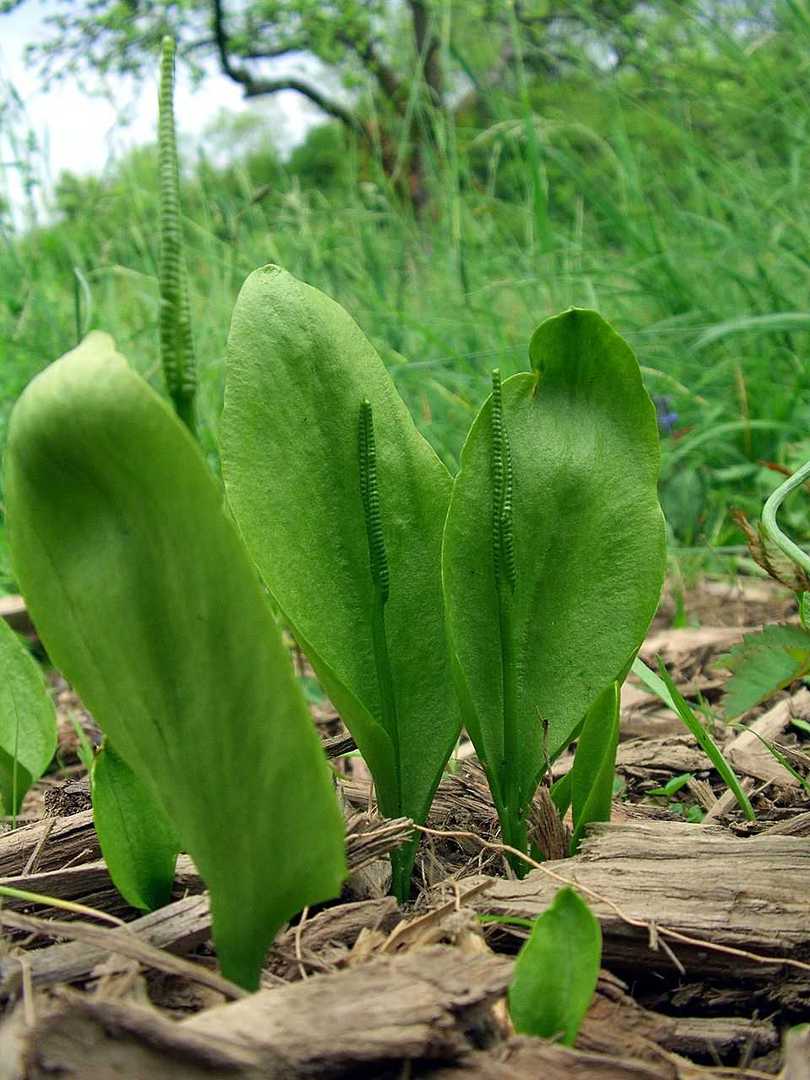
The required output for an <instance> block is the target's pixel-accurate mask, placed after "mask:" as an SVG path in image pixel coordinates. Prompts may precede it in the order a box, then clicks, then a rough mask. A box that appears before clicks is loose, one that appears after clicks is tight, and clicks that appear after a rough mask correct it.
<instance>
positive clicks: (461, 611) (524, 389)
mask: <svg viewBox="0 0 810 1080" xmlns="http://www.w3.org/2000/svg"><path fill="white" fill-rule="evenodd" d="M530 356H531V361H532V365H533V371H532V372H531V373H525V374H519V375H515V376H514V377H513V378H511V379H509V380H507V381H506V382H505V383H504V384H503V388H502V426H503V429H504V431H505V438H506V439H507V440H508V445H509V448H510V457H511V466H512V485H511V486H512V491H511V501H510V509H509V513H510V515H511V529H512V538H511V539H512V546H513V556H514V580H515V587H514V592H513V593H510V595H508V596H507V598H506V602H505V604H504V603H502V593H503V586H502V585H500V586H499V584H498V580H497V578H496V572H495V563H496V558H495V543H494V531H495V530H496V523H495V521H494V518H493V499H494V494H495V489H496V484H495V479H494V473H493V451H494V445H495V442H496V440H495V439H494V438H493V397H490V399H489V400H488V401H487V402H486V404H485V405H484V407H483V409H482V410H481V412H480V413H479V415H478V417H477V418H476V420H475V422H474V423H473V426H472V429H471V431H470V434H469V435H468V437H467V441H466V443H465V446H464V449H463V451H462V456H461V469H460V471H459V474H458V476H457V477H456V481H455V485H454V488H453V495H452V498H451V502H450V510H449V513H448V516H447V524H446V527H445V534H444V549H443V571H444V589H445V598H446V605H447V619H448V628H449V634H450V639H451V644H452V646H453V648H454V651H455V654H456V657H457V670H458V672H460V691H459V692H460V699H461V704H462V712H463V716H464V720H465V723H466V726H467V729H468V731H469V732H470V736H471V737H472V740H473V742H474V743H475V746H476V749H477V751H478V755H479V757H480V758H481V760H482V761H483V762H484V763H485V764H486V767H487V771H488V776H489V782H490V784H491V786H492V789H493V795H494V798H495V801H496V804H497V806H498V808H499V812H500V813H501V820H502V823H503V822H504V818H511V820H512V825H511V828H512V829H513V830H514V839H516V840H517V842H518V846H520V842H521V839H522V838H521V836H520V831H521V829H522V827H523V826H522V820H523V816H524V814H525V810H526V807H527V805H528V803H529V800H530V799H531V797H532V795H533V793H534V790H535V788H536V786H537V782H538V777H539V775H540V773H541V771H542V768H543V763H544V760H545V755H546V753H547V754H548V757H550V758H551V759H553V758H554V757H556V756H557V755H558V754H559V753H560V751H561V750H562V749H563V748H564V747H565V746H566V745H567V744H568V743H569V742H570V741H571V739H572V737H573V736H574V734H575V732H576V730H577V728H578V727H579V725H580V724H581V723H582V721H583V719H584V717H585V716H586V714H587V713H588V710H589V709H590V708H591V706H592V705H593V704H594V702H595V701H596V699H597V697H598V696H599V694H601V693H602V691H603V690H604V689H605V687H607V686H609V685H610V684H611V683H612V682H614V681H615V680H617V679H620V678H621V677H623V673H624V672H625V671H626V669H627V668H628V666H629V664H630V661H631V659H632V657H633V655H634V654H635V652H636V650H637V649H638V646H639V644H640V643H641V641H642V640H643V638H644V634H645V632H646V630H647V627H648V626H649V623H650V620H651V619H652V616H653V613H654V612H655V608H656V604H657V602H658V595H659V591H660V588H661V582H662V580H663V575H664V567H665V540H664V521H663V516H662V514H661V510H660V507H659V505H658V499H657V492H656V482H657V474H658V433H657V427H656V421H655V410H654V408H653V406H652V403H651V402H650V399H649V398H648V396H647V394H646V392H645V390H644V387H643V385H642V382H641V375H640V372H639V367H638V364H637V362H636V360H635V357H634V356H633V354H632V352H631V351H630V349H629V348H628V347H627V345H626V344H625V343H624V342H623V341H622V339H621V338H620V337H619V336H618V335H617V334H616V333H615V332H614V331H613V330H612V329H611V328H610V327H609V326H608V324H607V323H605V322H604V321H603V320H602V319H601V318H600V317H599V315H597V314H596V313H595V312H591V311H581V310H577V309H573V310H571V311H567V312H565V313H564V314H562V315H559V316H556V317H554V318H551V319H548V320H547V321H546V322H544V323H543V324H542V325H541V326H540V327H539V329H538V330H537V331H536V333H535V335H534V337H533V338H532V342H531V346H530ZM505 608H508V611H507V612H506V617H505V618H504V610H505ZM510 702H511V704H509V703H510ZM505 827H510V826H508V825H507V826H505Z"/></svg>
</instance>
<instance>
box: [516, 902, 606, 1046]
mask: <svg viewBox="0 0 810 1080" xmlns="http://www.w3.org/2000/svg"><path fill="white" fill-rule="evenodd" d="M601 958H602V932H601V930H600V927H599V922H598V920H597V919H595V918H594V916H593V915H592V914H591V911H590V908H589V907H588V905H587V904H586V903H585V901H584V900H582V899H581V898H580V896H579V894H578V893H576V892H574V890H573V889H570V888H564V889H560V891H559V892H558V893H557V895H556V896H555V898H554V901H553V903H552V904H551V906H550V907H549V908H547V910H546V911H544V912H543V914H542V915H541V916H540V917H539V918H538V919H537V920H535V924H534V928H533V930H532V932H531V934H530V936H529V939H528V941H527V942H526V944H525V945H524V946H523V948H522V949H521V950H520V953H519V955H518V958H517V960H516V962H515V972H514V975H513V977H512V985H511V986H510V987H509V1012H510V1014H511V1016H512V1023H513V1024H514V1025H515V1029H516V1030H517V1031H518V1032H520V1033H521V1034H523V1035H538V1036H540V1038H543V1039H560V1040H561V1041H562V1042H563V1043H565V1045H566V1046H573V1045H574V1041H575V1040H576V1037H577V1032H578V1031H579V1027H580V1024H581V1023H582V1021H583V1019H584V1017H585V1013H586V1012H587V1011H588V1006H589V1005H590V1003H591V1001H592V999H593V995H594V991H595V990H596V983H597V980H598V978H599V964H600V961H601Z"/></svg>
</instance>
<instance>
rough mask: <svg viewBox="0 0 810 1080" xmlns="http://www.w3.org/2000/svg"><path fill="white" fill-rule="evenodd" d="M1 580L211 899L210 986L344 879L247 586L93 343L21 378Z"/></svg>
mask: <svg viewBox="0 0 810 1080" xmlns="http://www.w3.org/2000/svg"><path fill="white" fill-rule="evenodd" d="M5 490H6V497H7V511H8V524H9V529H10V540H11V550H12V556H13V559H14V566H15V570H16V573H17V576H18V578H19V581H20V583H21V585H22V588H23V592H24V594H25V596H26V599H27V601H28V603H29V606H30V608H31V612H32V615H33V618H34V621H35V622H36V624H37V628H38V630H39V632H40V634H41V635H42V639H43V641H44V643H45V646H46V647H47V649H48V652H49V654H50V656H51V658H52V659H53V661H54V663H55V664H57V665H58V666H59V667H60V668H61V670H62V671H64V673H65V675H66V676H67V677H68V679H69V680H70V681H71V683H72V684H73V685H74V686H75V687H76V689H77V691H78V692H79V694H80V695H81V697H82V699H83V701H84V702H85V704H86V705H87V707H88V708H89V709H90V710H91V712H92V713H93V715H94V716H95V718H96V720H97V721H98V723H99V724H100V725H101V727H102V728H103V730H104V731H105V732H106V733H107V734H108V735H109V737H110V739H111V741H112V743H113V745H114V746H115V749H116V751H117V753H119V754H120V755H121V757H122V758H123V759H124V761H125V762H126V763H127V765H129V767H130V768H131V769H132V770H133V771H134V772H135V773H136V774H137V775H138V777H139V779H140V780H141V781H142V782H143V783H144V784H145V785H146V786H147V787H148V788H149V790H150V792H151V795H152V797H153V798H154V799H155V801H156V802H157V803H158V804H159V805H161V806H162V807H163V810H164V812H165V814H166V816H167V817H168V818H169V820H170V821H171V822H172V825H173V827H174V828H175V829H176V831H177V835H178V838H179V840H180V843H181V844H182V846H183V849H184V850H186V851H187V852H188V853H189V855H191V857H192V858H193V859H194V862H195V863H196V865H197V867H198V868H199V870H200V873H201V875H202V877H203V879H204V881H205V882H206V884H207V886H208V888H209V890H210V892H211V908H212V914H213V931H214V939H215V942H216V945H217V950H218V953H219V957H220V962H221V965H222V970H223V972H224V973H225V974H226V975H227V976H228V977H229V978H231V979H233V980H234V981H236V982H239V983H241V984H242V985H243V986H246V987H255V986H256V985H257V984H258V976H259V969H260V966H261V963H262V960H263V958H264V955H265V952H266V949H267V946H268V945H269V943H270V942H271V941H272V939H273V936H274V935H275V933H276V931H277V930H278V929H279V927H280V926H281V925H282V924H283V923H284V922H285V921H286V920H287V919H288V918H289V917H290V916H291V915H292V914H293V913H294V912H296V911H297V910H299V909H300V908H301V907H303V906H304V905H306V904H310V903H315V902H317V901H319V900H323V899H326V898H327V897H331V896H334V895H335V894H336V893H337V892H338V891H339V888H340V882H341V880H342V877H343V873H344V855H343V828H342V820H341V816H340V813H339V811H338V807H337V804H336V801H335V798H334V794H333V791H332V787H331V783H330V779H329V770H328V766H327V764H326V761H325V760H324V757H323V754H322V753H321V750H320V747H319V745H318V739H317V735H316V733H315V730H314V727H313V725H312V723H311V721H310V718H309V716H308V714H307V710H306V707H305V704H304V701H303V698H302V695H301V692H300V690H299V689H298V687H297V685H296V683H295V680H294V677H293V674H292V670H291V666H290V661H289V657H288V655H287V652H286V650H285V648H284V646H283V643H282V641H281V637H280V634H279V631H278V628H277V627H276V625H275V623H274V621H273V617H272V614H271V612H270V610H269V607H268V605H267V602H266V598H265V596H264V593H263V591H262V589H261V586H260V584H259V582H258V580H257V577H256V573H255V570H254V568H253V566H252V564H251V562H250V560H249V559H248V557H247V554H246V552H245V550H244V548H243V546H242V544H241V542H240V540H239V537H238V535H237V533H236V530H235V528H234V526H233V524H232V523H231V522H230V520H229V519H228V518H227V517H226V515H225V514H224V513H223V512H222V500H221V495H220V491H219V489H218V488H217V485H216V484H215V482H214V480H213V478H212V477H211V475H210V474H209V471H208V469H207V468H206V465H205V462H204V461H203V458H202V456H201V454H200V452H199V450H198V448H197V446H196V444H195V443H194V440H193V439H192V437H191V435H190V434H189V433H188V431H187V430H186V428H185V427H184V426H183V425H182V424H181V423H180V421H178V420H177V418H176V417H175V416H174V415H173V413H172V411H171V409H170V407H169V406H168V404H167V403H165V402H164V401H162V400H161V399H160V398H159V397H158V396H157V395H156V394H155V393H154V392H153V391H152V390H151V389H150V387H149V386H148V385H147V384H146V383H145V382H144V381H143V380H142V379H141V378H140V377H139V376H138V375H136V374H135V373H134V372H133V371H131V370H130V368H129V367H128V366H127V364H126V362H125V361H124V359H123V358H122V357H121V356H119V355H118V354H117V353H116V352H115V349H114V345H113V342H112V339H111V338H109V337H108V336H107V335H106V334H98V333H94V334H90V335H89V336H88V337H87V338H86V339H85V341H84V342H83V343H82V345H80V346H79V347H78V348H77V349H75V350H74V351H73V352H72V353H68V354H67V355H66V356H65V357H63V358H62V360H60V361H58V362H57V363H55V364H53V365H51V367H50V368H48V369H47V370H46V371H45V372H43V374H41V375H40V376H38V377H37V378H36V379H35V380H34V381H33V382H32V383H31V385H30V386H29V387H28V389H27V390H26V391H25V393H24V394H23V396H22V397H21V398H20V400H19V402H18V403H17V406H16V408H15V410H14V413H13V416H12V420H11V425H10V431H9V440H8V445H7V449H6V488H5Z"/></svg>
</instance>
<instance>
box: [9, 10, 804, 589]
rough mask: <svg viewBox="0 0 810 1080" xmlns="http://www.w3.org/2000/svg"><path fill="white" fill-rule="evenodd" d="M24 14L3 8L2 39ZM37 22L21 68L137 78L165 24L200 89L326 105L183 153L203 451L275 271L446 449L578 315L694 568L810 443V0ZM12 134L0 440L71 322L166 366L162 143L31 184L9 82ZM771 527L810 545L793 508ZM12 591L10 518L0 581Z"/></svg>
mask: <svg viewBox="0 0 810 1080" xmlns="http://www.w3.org/2000/svg"><path fill="white" fill-rule="evenodd" d="M23 6H24V5H23V4H20V3H18V2H16V0H5V3H4V4H0V12H2V11H5V12H6V13H5V14H0V37H2V31H3V25H4V19H9V20H11V19H14V18H15V17H16V16H17V14H18V11H19V10H20V9H21V8H22V7H23ZM55 12H56V13H55V14H54V15H53V17H52V21H51V24H50V31H49V33H50V36H49V35H48V34H46V35H45V36H43V37H42V38H41V39H40V40H39V41H37V42H35V43H34V45H35V48H34V49H33V51H32V53H31V55H30V58H29V61H28V62H29V63H30V65H31V66H32V69H34V70H36V71H37V73H38V75H39V76H40V77H41V78H42V79H43V80H44V81H45V82H46V83H47V81H48V80H51V81H52V80H54V79H58V78H62V79H64V80H76V79H80V78H82V77H83V75H84V74H86V73H87V72H88V71H90V70H93V69H94V70H96V71H101V72H104V73H107V74H109V73H115V72H124V73H126V74H127V75H128V76H130V77H132V78H136V79H143V85H144V88H145V92H148V93H149V95H153V93H154V83H155V77H156V66H157V51H158V45H159V41H160V37H161V36H162V34H163V33H165V32H171V33H173V34H175V35H176V36H177V39H178V43H179V53H180V57H181V60H180V63H181V64H187V65H191V68H192V74H193V75H194V76H195V77H196V78H198V79H201V80H202V79H226V80H229V81H230V82H231V83H235V84H236V85H238V86H239V87H240V88H241V89H242V90H243V91H244V92H245V93H246V94H247V95H248V96H250V97H251V98H255V99H256V100H259V99H261V98H265V97H270V96H271V95H272V94H274V93H276V92H278V91H279V90H281V89H287V90H290V89H293V90H295V91H296V92H298V93H300V94H301V95H302V96H304V97H306V98H307V99H308V100H309V101H310V102H315V103H316V104H317V106H318V108H319V115H320V117H321V119H320V121H319V123H318V124H317V125H316V126H314V127H311V128H310V129H309V130H308V132H307V134H306V136H305V137H304V139H303V141H301V142H299V143H298V145H295V146H294V147H293V148H292V149H289V148H285V147H284V145H283V142H282V140H280V139H279V138H278V137H277V133H276V132H275V130H274V126H273V124H272V123H271V122H270V121H269V120H268V117H267V115H266V114H262V113H261V112H243V113H240V114H239V115H233V116H229V115H220V116H218V117H217V119H216V121H215V122H214V123H211V124H209V125H208V128H207V131H206V135H205V137H204V138H201V139H196V140H194V142H193V144H187V143H186V144H184V166H183V177H182V184H183V192H182V194H183V212H184V216H185V236H186V242H187V258H188V265H189V275H190V287H191V303H192V309H193V319H194V336H195V344H196V349H197V355H198V359H199V364H200V370H201V382H202V408H203V414H204V418H205V435H204V440H205V446H206V449H207V451H208V453H209V457H210V459H211V462H212V466H213V467H214V468H216V464H217V462H216V429H217V423H218V417H219V411H220V406H221V393H222V363H223V351H224V345H225V340H226V336H227V332H228V324H229V318H230V312H231V308H232V305H233V302H234V299H235V296H236V294H237V292H238V290H239V287H240V284H241V282H242V280H243V279H244V277H245V276H246V275H247V274H248V273H249V272H250V271H251V270H252V269H253V268H254V267H256V266H258V265H261V264H263V263H266V262H278V263H281V264H283V265H284V266H285V267H287V268H288V269H289V270H291V271H292V272H293V273H294V274H296V275H298V276H300V277H302V278H304V279H306V280H307V281H309V282H310V283H312V284H314V285H317V286H318V287H319V288H321V289H324V290H325V291H327V292H329V293H330V294H331V295H332V296H334V297H335V298H336V299H337V300H339V301H340V303H341V304H343V305H344V306H345V307H346V308H348V310H349V311H350V312H351V313H352V314H353V315H354V317H355V318H356V319H357V321H358V322H359V323H360V325H361V326H362V327H363V329H364V330H365V331H366V333H367V334H368V335H369V336H370V338H371V339H372V341H373V342H374V343H375V345H376V346H377V347H378V349H379V350H380V352H381V354H382V355H383V357H384V358H385V360H386V362H387V364H388V365H389V368H390V370H391V372H392V374H393V376H394V378H395V380H396V383H397V385H398V387H399V389H400V392H401V393H402V395H403V397H404V398H405V400H406V401H407V402H408V404H409V406H410V407H411V409H412V411H413V413H414V416H415V417H416V419H417V422H418V423H419V425H420V426H421V428H422V430H423V431H424V433H425V434H426V436H427V437H428V438H429V439H430V441H431V442H432V443H433V445H434V446H435V447H436V449H437V451H438V452H439V453H440V455H441V456H442V457H443V458H444V459H445V461H446V462H447V463H448V464H449V465H450V467H451V468H453V467H454V466H455V464H456V461H457V458H458V453H459V449H460V446H461V443H462V441H463V438H464V435H465V432H466V429H467V427H468V425H469V423H470V421H471V419H472V417H473V415H474V413H475V411H476V409H477V407H478V405H479V404H480V402H481V400H482V398H483V396H484V394H485V393H486V392H487V387H488V383H489V373H490V371H491V369H492V368H493V367H496V366H497V367H500V368H501V369H502V370H503V371H504V373H505V374H509V373H511V372H513V371H516V370H519V369H521V368H524V367H526V366H527V344H528V341H529V338H530V336H531V333H532V330H533V329H534V327H535V326H536V325H537V323H538V322H539V321H540V320H541V319H543V318H544V317H545V316H547V315H549V314H551V313H553V312H556V311H559V310H560V309H562V308H565V307H567V306H569V305H571V304H575V305H581V306H587V307H594V308H597V309H598V310H599V311H600V312H601V313H602V314H603V315H604V316H605V317H606V318H608V319H609V320H610V321H611V322H613V324H614V325H615V326H616V328H617V329H618V330H619V332H620V333H622V334H623V335H625V336H626V337H627V338H628V340H629V341H630V342H631V344H632V345H633V347H634V349H635V350H636V353H637V355H638V357H639V360H640V362H641V364H642V366H643V370H644V377H645V380H646V383H647V387H648V389H649V391H650V393H651V394H652V395H653V396H654V397H655V398H656V399H657V401H658V405H659V411H660V414H661V424H662V442H663V466H662V477H661V485H662V488H661V489H662V498H663V502H664V506H665V510H666V514H667V518H668V521H669V525H670V530H671V545H672V549H673V552H674V553H675V555H676V556H680V557H681V558H691V557H692V556H694V557H695V558H696V559H697V560H698V561H699V562H700V564H701V565H707V564H708V562H710V561H711V558H712V555H711V553H712V552H713V551H716V550H717V549H718V548H720V549H723V548H726V547H729V546H731V547H734V546H735V545H740V544H741V543H742V537H741V535H740V533H739V531H738V530H737V527H736V526H735V524H734V522H733V520H732V519H731V517H730V511H731V510H732V509H734V508H742V509H745V510H747V511H748V512H749V513H751V514H754V515H755V514H756V513H757V512H758V509H759V506H760V504H761V501H762V499H763V497H764V496H765V495H766V494H767V493H768V492H770V490H772V489H773V487H774V486H775V485H776V483H777V482H778V479H779V478H778V476H777V474H776V473H775V472H774V471H773V466H774V465H776V466H781V467H789V468H792V467H795V466H796V465H798V464H799V463H800V462H801V461H803V460H804V459H805V458H806V457H807V456H808V455H810V391H808V375H809V374H810V365H809V364H808V347H810V340H809V338H808V331H810V307H808V302H807V296H808V281H809V280H810V202H809V201H808V175H809V173H810V130H809V122H810V108H809V107H808V106H810V69H809V64H810V5H808V4H807V3H806V2H805V0H786V2H774V3H748V2H745V3H742V2H736V0H734V2H732V0H729V2H726V0H706V2H691V0H687V2H684V3H669V2H661V3H659V2H656V0H650V2H647V3H635V2H633V0H605V2H598V0H592V2H589V3H576V2H573V3H554V2H551V0H548V2H539V0H538V2H529V0H526V2H518V0H514V2H512V0H491V2H484V0H470V2H467V0H465V2H458V0H421V2H420V0H407V2H405V0H403V2H391V0H370V2H363V0H341V2H333V3H310V2H309V0H244V2H242V3H235V2H233V0H232V2H231V5H230V6H229V7H227V8H223V5H222V4H221V3H219V2H216V0H213V2H210V3H209V2H207V0H206V2H197V0H194V2H183V3H166V2H151V0H149V2H145V3H144V2H138V0H131V2H121V0H115V2H113V0H98V2H96V3H94V4H92V5H86V4H73V3H71V2H67V0H66V2H63V3H60V4H59V5H58V6H57V7H56V8H55ZM278 57H284V58H285V66H284V70H283V72H282V74H280V75H279V74H277V73H276V68H275V66H274V65H275V63H276V59H277V58H278ZM296 65H297V66H296ZM293 83H296V84H297V85H292V84H293ZM62 85H65V84H64V83H62ZM55 92H58V87H57V91H55ZM318 99H320V100H318ZM155 111H156V110H155ZM177 119H178V126H179V129H180V131H181V133H182V131H183V128H184V117H183V114H182V112H180V113H179V115H178V118H177ZM156 122H157V121H156V117H155V125H156ZM0 124H1V125H2V131H0V136H1V137H2V139H3V143H4V147H3V165H4V169H5V171H4V175H5V177H6V195H5V196H3V198H2V202H0V447H1V446H2V441H3V438H4V433H5V429H6V426H7V422H8V417H9V414H10V411H11V408H12V406H13V403H14V400H15V398H16V396H17V395H18V394H19V393H20V391H21V390H22V388H23V387H24V386H25V384H26V382H27V381H28V380H29V379H30V378H31V377H32V376H33V375H34V374H35V373H36V372H37V371H38V370H40V369H41V368H42V367H43V366H45V365H46V364H47V363H48V362H50V361H51V360H53V359H55V358H56V357H58V356H59V355H60V354H61V353H63V352H65V351H66V350H67V349H69V348H70V347H72V345H73V344H74V343H75V342H76V340H77V334H78V333H80V332H83V331H85V330H86V329H88V328H100V329H104V330H107V331H109V332H110V333H112V334H113V336H114V337H115V338H116V340H117V342H118V345H119V348H120V349H121V350H122V351H123V352H124V353H125V354H126V355H127V356H128V357H129V358H130V360H131V362H132V363H133V364H135V365H136V366H137V367H138V368H139V369H140V370H141V371H142V372H144V373H145V374H146V376H147V377H148V378H149V379H150V380H151V381H152V382H153V383H154V384H155V385H156V386H159V385H160V380H161V375H160V370H159V364H158V331H157V323H158V296H157V282H156V271H157V259H158V249H159V236H158V229H157V224H158V206H157V168H156V152H155V148H154V146H149V145H147V146H142V147H138V148H137V149H134V150H131V151H130V152H128V153H127V154H125V155H123V156H121V157H119V158H118V159H116V160H115V161H113V162H112V163H111V164H109V165H108V166H107V167H106V168H105V169H104V171H103V174H101V175H97V176H92V175H82V176H77V175H72V174H70V173H63V174H61V175H59V176H57V177H56V178H55V180H54V181H53V182H52V183H51V184H50V185H49V184H48V182H47V181H46V175H47V160H46V158H47V152H46V151H43V149H42V147H41V146H40V145H38V143H37V140H36V139H35V138H34V137H33V135H32V133H31V131H30V130H29V127H28V126H27V121H26V114H25V109H24V108H23V106H22V103H21V101H20V98H19V96H18V95H16V94H15V92H14V87H13V86H11V85H9V84H6V85H5V86H2V87H0ZM12 173H13V176H14V184H16V185H17V188H18V189H19V190H21V191H22V192H23V195H22V203H21V202H20V198H19V197H16V202H15V196H14V195H13V194H12V187H13V185H12V183H11V181H10V179H9V178H10V177H11V175H12ZM328 407H329V403H328V402H324V408H328ZM1 500H2V494H1V493H0V502H1ZM785 520H786V522H787V525H788V527H790V528H791V529H792V530H793V531H794V533H795V534H796V535H797V536H799V537H801V538H806V536H807V532H808V514H807V510H806V507H805V505H803V503H802V500H801V498H799V499H797V500H795V502H794V503H792V504H791V505H790V506H789V507H788V508H787V512H786V516H785ZM707 561H708V562H707ZM13 584H14V583H13V578H12V573H11V569H10V567H9V564H8V558H7V552H6V550H5V548H4V546H3V544H2V534H1V532H0V589H11V588H13Z"/></svg>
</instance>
